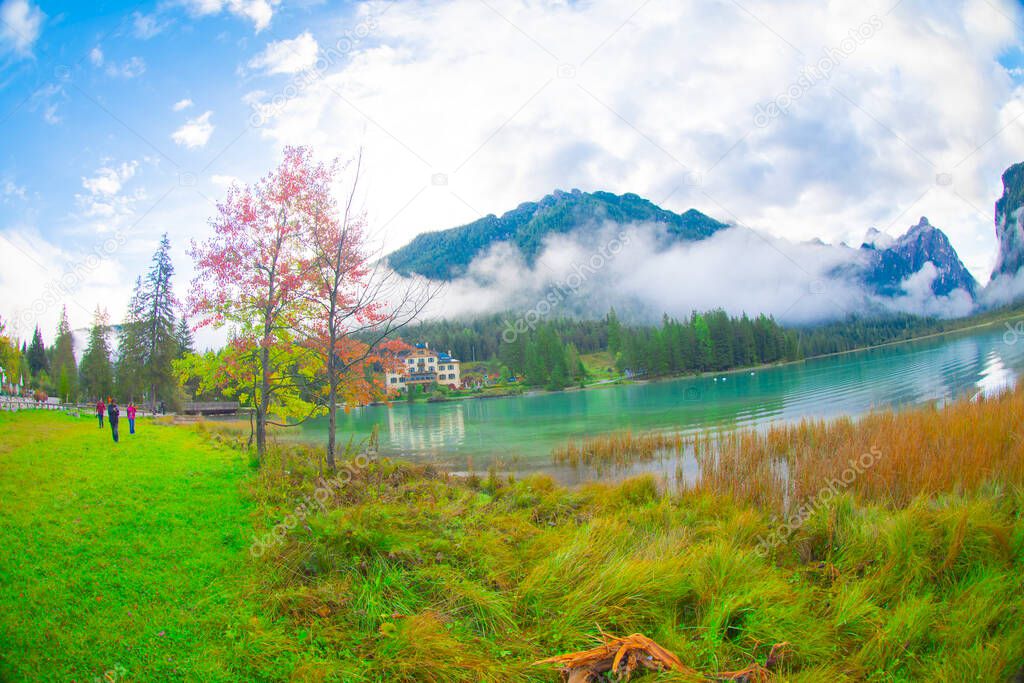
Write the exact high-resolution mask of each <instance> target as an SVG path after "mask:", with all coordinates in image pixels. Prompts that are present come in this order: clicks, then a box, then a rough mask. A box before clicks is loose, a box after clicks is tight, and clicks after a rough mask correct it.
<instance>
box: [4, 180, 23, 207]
mask: <svg viewBox="0 0 1024 683" xmlns="http://www.w3.org/2000/svg"><path fill="white" fill-rule="evenodd" d="M0 193H2V194H3V197H4V202H5V203H6V202H8V201H9V200H10V199H21V200H24V199H25V198H26V196H27V194H26V191H25V186H24V185H18V184H17V183H16V182H15V181H14V179H13V178H11V177H4V178H3V179H2V180H0Z"/></svg>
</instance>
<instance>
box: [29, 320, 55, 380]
mask: <svg viewBox="0 0 1024 683" xmlns="http://www.w3.org/2000/svg"><path fill="white" fill-rule="evenodd" d="M25 359H26V360H27V361H28V371H29V372H30V373H31V374H32V376H33V377H36V376H38V375H39V373H41V372H45V371H47V370H49V367H48V366H47V364H46V346H45V345H44V344H43V334H42V332H40V331H39V325H36V329H35V332H33V333H32V344H31V345H29V347H28V349H27V350H26V351H25Z"/></svg>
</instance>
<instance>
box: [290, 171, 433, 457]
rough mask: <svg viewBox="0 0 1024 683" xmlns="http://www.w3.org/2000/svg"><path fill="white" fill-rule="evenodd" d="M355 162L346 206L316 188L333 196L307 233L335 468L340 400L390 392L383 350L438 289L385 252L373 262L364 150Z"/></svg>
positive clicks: (316, 343)
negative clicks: (413, 277)
mask: <svg viewBox="0 0 1024 683" xmlns="http://www.w3.org/2000/svg"><path fill="white" fill-rule="evenodd" d="M348 168H351V170H352V175H351V180H349V181H348V186H349V189H348V192H347V197H346V201H345V204H344V207H342V208H341V209H340V211H339V207H338V206H337V204H336V202H335V201H334V199H333V196H331V193H330V190H329V189H327V190H325V191H322V192H314V193H312V196H315V197H316V198H318V199H323V200H325V202H326V203H325V204H324V205H322V206H319V207H315V208H314V209H313V214H314V220H312V221H310V222H309V223H308V227H309V231H308V233H307V236H306V237H307V244H308V245H309V247H310V249H311V250H312V252H313V253H312V265H313V268H312V273H313V275H312V278H311V283H312V287H311V288H310V290H309V304H310V305H309V306H308V307H307V309H306V311H307V313H309V314H310V316H309V318H308V319H307V326H306V330H305V331H306V337H307V339H308V340H309V341H310V342H311V346H312V348H315V349H316V352H317V353H318V354H319V356H320V360H321V362H322V363H323V366H324V372H325V375H326V397H325V404H326V405H325V408H326V410H327V416H328V418H327V419H328V430H327V466H328V467H330V468H331V469H334V468H335V450H336V442H337V411H338V407H339V403H341V404H342V405H344V406H345V407H346V408H347V407H348V406H350V405H360V404H363V403H367V402H369V401H370V400H374V399H379V398H382V397H384V396H385V395H386V393H387V388H386V387H385V386H383V385H380V386H378V385H376V384H375V383H374V381H373V371H372V370H373V368H374V367H377V368H380V367H383V368H384V369H387V366H388V365H389V364H392V363H393V362H394V357H393V355H390V354H384V355H382V354H380V353H378V351H379V350H380V348H382V347H386V346H387V342H386V341H385V340H387V339H388V337H389V336H390V335H391V334H393V333H394V332H395V331H397V330H398V329H400V328H401V327H403V326H405V325H406V324H408V323H409V322H411V321H412V320H414V319H415V318H416V317H417V316H418V315H419V314H420V313H421V312H422V310H423V309H424V307H425V306H426V305H427V303H428V302H429V301H430V300H431V299H432V298H433V296H434V295H435V294H436V289H433V288H431V286H430V285H429V284H428V283H426V282H425V281H408V280H403V279H402V278H399V277H397V276H396V275H395V273H394V272H393V271H391V270H390V269H388V268H386V267H382V260H381V259H377V260H376V261H375V262H374V263H373V265H371V264H370V260H371V259H370V257H369V254H368V246H367V235H366V215H365V212H363V211H360V210H357V208H356V206H355V202H356V195H357V191H358V189H359V178H360V174H361V171H362V152H360V153H359V156H358V157H357V158H356V159H355V160H354V161H353V162H352V163H351V164H349V165H347V167H346V170H347V169H348ZM338 170H339V169H338V164H337V162H335V163H334V164H332V166H330V167H327V168H324V169H323V173H322V174H319V175H317V176H316V178H317V181H318V182H322V183H324V184H325V185H330V184H331V183H332V182H333V181H334V179H335V174H336V173H337V171H338Z"/></svg>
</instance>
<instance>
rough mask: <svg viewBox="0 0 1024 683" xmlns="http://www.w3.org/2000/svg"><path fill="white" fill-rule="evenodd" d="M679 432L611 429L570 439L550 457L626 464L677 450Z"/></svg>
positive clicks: (679, 448) (683, 443)
mask: <svg viewBox="0 0 1024 683" xmlns="http://www.w3.org/2000/svg"><path fill="white" fill-rule="evenodd" d="M687 441H688V440H687V438H686V437H685V436H683V435H682V434H678V433H672V432H648V433H643V434H634V433H633V432H632V431H624V432H613V433H611V434H601V435H598V436H592V437H587V438H584V439H582V440H580V441H578V442H577V441H570V442H569V443H568V444H566V445H565V446H562V447H560V448H556V449H555V450H554V451H553V452H552V454H551V455H552V457H553V458H554V461H555V462H556V463H558V464H561V465H570V466H572V467H577V466H579V465H587V466H604V465H619V466H625V465H630V464H632V463H634V462H643V461H650V460H653V459H654V458H655V457H658V456H660V455H664V454H671V455H673V456H674V455H676V454H678V453H681V452H682V450H683V448H684V447H685V446H686V444H687Z"/></svg>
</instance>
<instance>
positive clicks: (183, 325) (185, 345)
mask: <svg viewBox="0 0 1024 683" xmlns="http://www.w3.org/2000/svg"><path fill="white" fill-rule="evenodd" d="M174 337H175V339H176V341H177V342H178V353H177V358H179V359H180V358H184V357H185V356H186V355H188V354H190V353H195V352H196V349H195V340H194V339H193V338H192V328H191V327H189V325H188V321H187V320H185V318H184V316H183V317H182V318H181V320H179V321H178V329H177V330H175V332H174Z"/></svg>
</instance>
